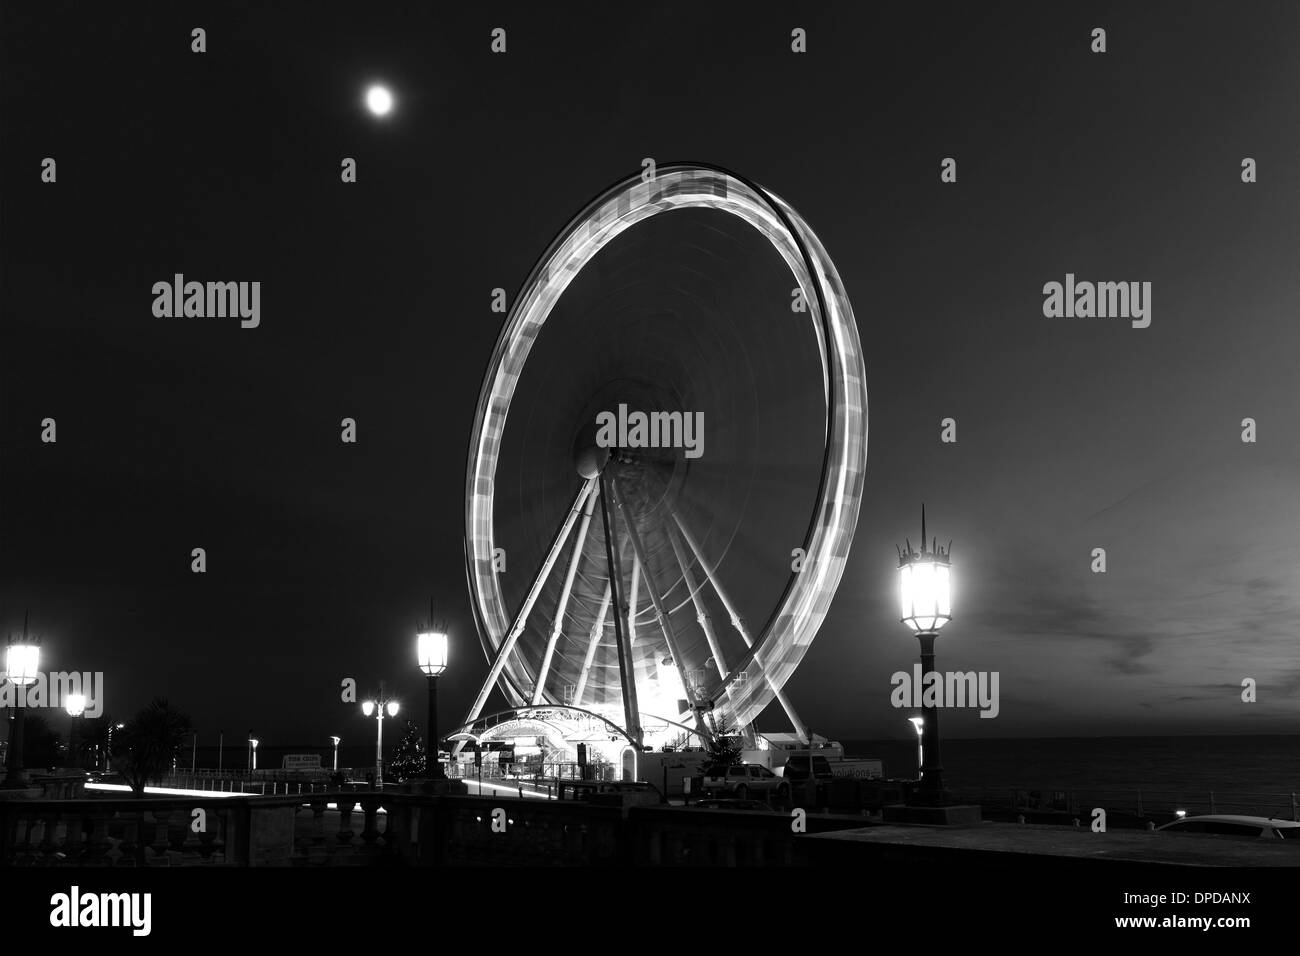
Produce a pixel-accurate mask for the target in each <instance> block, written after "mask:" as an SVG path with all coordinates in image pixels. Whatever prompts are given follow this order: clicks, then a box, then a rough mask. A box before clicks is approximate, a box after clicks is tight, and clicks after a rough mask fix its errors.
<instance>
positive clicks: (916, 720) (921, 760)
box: [907, 717, 925, 780]
mask: <svg viewBox="0 0 1300 956" xmlns="http://www.w3.org/2000/svg"><path fill="white" fill-rule="evenodd" d="M907 719H908V721H909V722H910V723H911V725H912V727H913V728H914V729H915V730H916V776H917V779H918V780H919V779H920V778H921V775H922V771H921V768H922V767H924V766H925V745H924V744H923V743H922V734H923V733H924V727H925V718H924V717H909V718H907Z"/></svg>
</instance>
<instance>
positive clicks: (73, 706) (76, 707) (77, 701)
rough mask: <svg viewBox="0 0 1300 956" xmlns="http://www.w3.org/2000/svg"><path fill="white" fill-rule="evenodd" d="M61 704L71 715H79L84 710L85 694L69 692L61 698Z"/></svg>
mask: <svg viewBox="0 0 1300 956" xmlns="http://www.w3.org/2000/svg"><path fill="white" fill-rule="evenodd" d="M63 706H64V708H65V709H66V710H67V712H68V714H69V715H70V716H72V717H80V716H81V715H82V714H84V713H85V712H86V695H85V694H69V695H68V696H67V697H65V698H64V700H63Z"/></svg>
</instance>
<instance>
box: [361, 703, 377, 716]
mask: <svg viewBox="0 0 1300 956" xmlns="http://www.w3.org/2000/svg"><path fill="white" fill-rule="evenodd" d="M374 712H375V702H374V701H373V700H368V701H366V702H365V703H364V704H362V705H361V713H363V714H365V715H366V716H367V717H369V716H370V715H371V714H373V713H374Z"/></svg>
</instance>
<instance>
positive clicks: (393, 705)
mask: <svg viewBox="0 0 1300 956" xmlns="http://www.w3.org/2000/svg"><path fill="white" fill-rule="evenodd" d="M388 716H389V717H396V716H397V701H395V700H390V701H389V702H388Z"/></svg>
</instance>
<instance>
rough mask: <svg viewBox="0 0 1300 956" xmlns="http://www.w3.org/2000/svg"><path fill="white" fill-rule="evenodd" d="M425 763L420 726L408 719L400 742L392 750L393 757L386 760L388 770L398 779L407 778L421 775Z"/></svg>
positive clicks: (426, 763) (426, 762) (426, 761)
mask: <svg viewBox="0 0 1300 956" xmlns="http://www.w3.org/2000/svg"><path fill="white" fill-rule="evenodd" d="M427 765H428V759H427V755H426V754H425V752H424V740H423V739H422V738H421V736H420V728H419V726H418V725H417V724H416V723H415V721H413V720H408V721H407V722H406V730H405V732H404V733H403V734H402V740H401V743H399V744H398V745H397V749H396V750H394V751H393V759H392V760H390V761H389V762H388V772H389V773H390V774H392V775H393V776H394V777H396V778H397V779H398V780H409V779H411V778H413V777H423V776H424V771H425V767H426V766H427Z"/></svg>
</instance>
